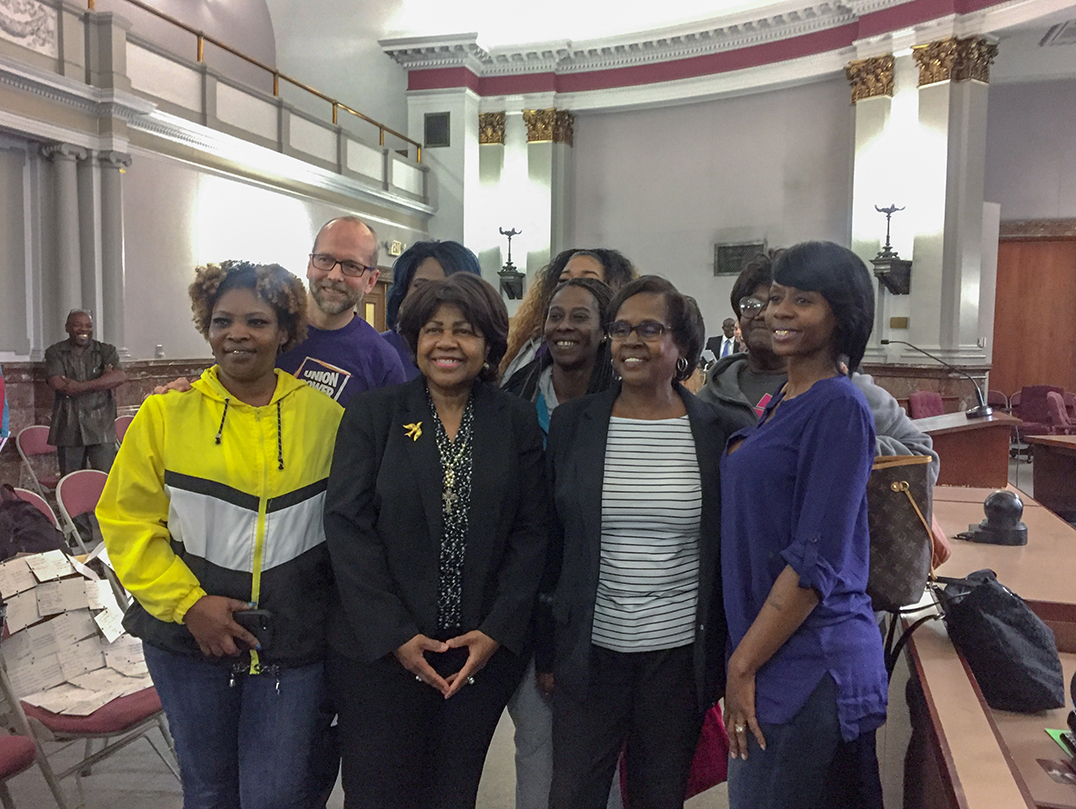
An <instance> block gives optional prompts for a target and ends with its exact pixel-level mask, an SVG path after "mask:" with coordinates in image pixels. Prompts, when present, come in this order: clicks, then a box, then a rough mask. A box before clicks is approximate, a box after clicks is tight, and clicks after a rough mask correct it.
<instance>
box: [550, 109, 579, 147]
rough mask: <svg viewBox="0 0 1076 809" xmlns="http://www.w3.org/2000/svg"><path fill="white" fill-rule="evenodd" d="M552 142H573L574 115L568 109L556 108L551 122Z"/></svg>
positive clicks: (569, 143)
mask: <svg viewBox="0 0 1076 809" xmlns="http://www.w3.org/2000/svg"><path fill="white" fill-rule="evenodd" d="M553 142H554V143H567V144H568V145H569V146H573V145H574V143H575V115H573V114H572V113H570V112H568V110H557V117H556V120H555V121H554V123H553Z"/></svg>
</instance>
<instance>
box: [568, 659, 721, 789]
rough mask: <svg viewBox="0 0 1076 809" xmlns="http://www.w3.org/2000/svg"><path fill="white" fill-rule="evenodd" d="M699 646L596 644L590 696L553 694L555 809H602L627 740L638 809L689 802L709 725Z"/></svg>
mask: <svg viewBox="0 0 1076 809" xmlns="http://www.w3.org/2000/svg"><path fill="white" fill-rule="evenodd" d="M692 648H693V647H692V646H691V645H688V646H681V647H680V648H678V649H666V650H662V651H657V652H635V653H631V654H625V653H621V652H612V651H609V650H608V649H602V648H599V647H597V646H592V647H591V650H590V683H589V687H588V689H587V693H586V695H577V694H569V693H567V692H565V691H564V690H563V689H560V688H558V689H556V690H555V691H554V692H553V787H552V790H551V792H550V799H549V806H550V809H602V808H603V807H604V806H605V805H606V801H607V800H608V797H609V787H610V785H611V784H612V780H613V775H614V773H615V770H616V762H617V756H618V755H619V753H620V749H621V747H622V746H623V745H624V742H625V741H626V742H627V750H626V755H625V767H626V768H627V788H628V801H629V803H630V804H631V807H632V809H681V807H683V805H684V793H685V792H686V791H687V781H688V774H689V773H690V771H691V760H692V759H693V758H694V756H695V747H696V745H697V744H698V741H699V732H700V730H701V729H702V714H701V713H700V712H699V710H698V704H697V701H696V699H695V676H694V671H693V668H692Z"/></svg>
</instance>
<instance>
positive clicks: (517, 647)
mask: <svg viewBox="0 0 1076 809" xmlns="http://www.w3.org/2000/svg"><path fill="white" fill-rule="evenodd" d="M425 383H426V380H425V379H424V378H423V377H421V376H420V377H417V378H415V379H413V380H412V381H410V382H407V383H405V384H403V385H395V386H393V387H388V388H380V389H377V390H373V391H369V392H367V393H363V394H360V395H358V396H355V397H354V398H353V399H352V400H351V402H350V403H349V405H348V408H347V411H346V412H345V413H344V417H343V420H342V421H341V423H340V431H339V433H338V434H337V438H336V450H335V454H334V456H333V464H332V472H331V473H330V475H329V487H328V493H327V496H326V499H325V535H326V539H327V541H328V546H329V555H330V557H331V559H332V566H333V572H334V574H335V577H336V586H337V593H338V596H339V602H340V603H339V608H338V609H336V610H334V615H333V616H332V618H331V619H330V623H329V643H330V644H332V646H333V647H334V648H335V649H336V650H337V651H339V652H340V653H341V654H344V655H346V656H348V657H352V658H358V659H359V660H361V661H364V662H373V661H374V660H377V659H379V658H381V657H384V656H385V655H387V654H389V653H391V652H392V651H393V650H395V649H396V648H397V647H398V646H400V645H401V644H402V643H404V642H406V641H408V640H410V639H411V638H412V637H414V636H415V635H417V634H419V633H422V634H425V635H428V636H430V637H437V636H438V631H439V630H438V626H437V584H438V573H439V567H440V548H441V539H442V536H443V533H444V520H443V516H442V512H441V505H442V501H441V494H442V491H443V488H442V487H443V477H442V472H441V460H440V456H439V455H438V453H437V440H436V431H435V427H434V421H433V418H434V417H433V414H432V413H431V411H430V405H429V401H428V399H427V395H426V385H425ZM474 408H475V410H474V438H473V441H474V448H473V452H474V456H473V457H474V462H473V466H472V473H471V511H470V516H469V519H468V528H467V548H466V554H465V558H464V563H463V593H462V603H461V621H462V626H461V629H462V631H464V632H467V631H470V630H472V629H480V630H482V631H483V632H485V633H486V634H487V635H489V636H490V637H491V638H493V639H494V640H496V641H498V642H499V643H501V645H503V646H505V647H507V648H508V649H510V650H511V651H513V652H516V653H519V652H520V651H521V650H522V649H523V646H524V643H525V640H526V639H527V630H528V625H529V623H530V620H531V614H532V612H533V609H534V601H535V596H536V593H537V591H538V585H539V581H540V577H541V573H542V564H543V561H544V559H545V557H546V546H547V541H548V534H549V506H548V497H549V496H548V489H547V486H546V479H545V465H544V457H543V451H542V432H541V430H540V429H539V427H538V420H537V417H536V415H535V410H534V406H533V405H532V404H530V403H529V402H524V401H523V400H522V399H520V398H518V397H515V396H511V395H509V394H507V393H504V392H502V391H500V390H498V389H497V388H495V387H494V386H492V385H490V384H486V383H481V382H477V383H475V392H474ZM418 423H421V434H420V435H418V436H417V438H412V437H411V435H410V434H409V432H408V427H407V425H414V424H418ZM416 432H417V431H416V430H414V428H413V427H412V428H411V434H415V433H416Z"/></svg>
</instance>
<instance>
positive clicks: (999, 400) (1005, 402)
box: [986, 390, 1009, 410]
mask: <svg viewBox="0 0 1076 809" xmlns="http://www.w3.org/2000/svg"><path fill="white" fill-rule="evenodd" d="M986 403H987V404H988V405H990V406H991V407H1000V408H1002V409H1005V410H1007V409H1008V408H1009V397H1007V396H1006V395H1005V394H1004V393H1002V392H1001V391H1000V390H988V391H987V392H986Z"/></svg>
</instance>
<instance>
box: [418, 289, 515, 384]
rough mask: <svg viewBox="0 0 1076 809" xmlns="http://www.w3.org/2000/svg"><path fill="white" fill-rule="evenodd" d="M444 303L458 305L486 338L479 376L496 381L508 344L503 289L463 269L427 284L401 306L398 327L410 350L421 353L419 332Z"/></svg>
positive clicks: (489, 380)
mask: <svg viewBox="0 0 1076 809" xmlns="http://www.w3.org/2000/svg"><path fill="white" fill-rule="evenodd" d="M444 304H447V305H449V306H455V307H456V308H458V309H459V310H460V311H461V312H462V313H463V316H464V317H465V318H467V320H468V322H469V323H470V324H471V325H472V326H473V327H474V328H475V329H476V330H477V331H478V333H479V334H481V335H482V336H483V337H484V338H485V340H486V345H487V346H488V347H489V354H488V355H487V356H486V364H485V365H484V366H483V368H482V370H481V372H479V374H478V379H479V381H481V382H494V381H496V379H497V377H498V371H497V364H498V363H499V362H500V361H501V357H503V356H504V350H505V348H506V347H507V345H508V309H507V308H505V305H504V301H503V300H501V295H500V293H499V292H497V290H496V289H494V288H493V286H492V285H490V283H489V282H488V281H484V280H482V277H481V276H478V275H472V274H471V273H467V272H461V273H456V274H455V275H450V276H448V278H446V279H445V280H444V281H433V282H431V283H429V284H424V285H423V286H422V288H421V289H419V290H418V291H417V292H415V294H414V295H412V296H411V297H410V298H408V299H407V300H406V301H405V302H404V305H403V306H402V307H401V308H400V318H399V321H398V324H397V331H398V332H399V333H400V335H401V336H402V337H403V338H404V340H405V341H406V342H407V345H408V346H409V347H410V349H411V353H413V354H415V355H416V356H417V355H418V333H419V332H420V331H421V330H422V327H423V326H425V325H426V324H427V323H428V322H429V321H430V318H432V317H433V315H434V313H435V312H436V311H437V309H438V308H439V307H440V306H442V305H444Z"/></svg>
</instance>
